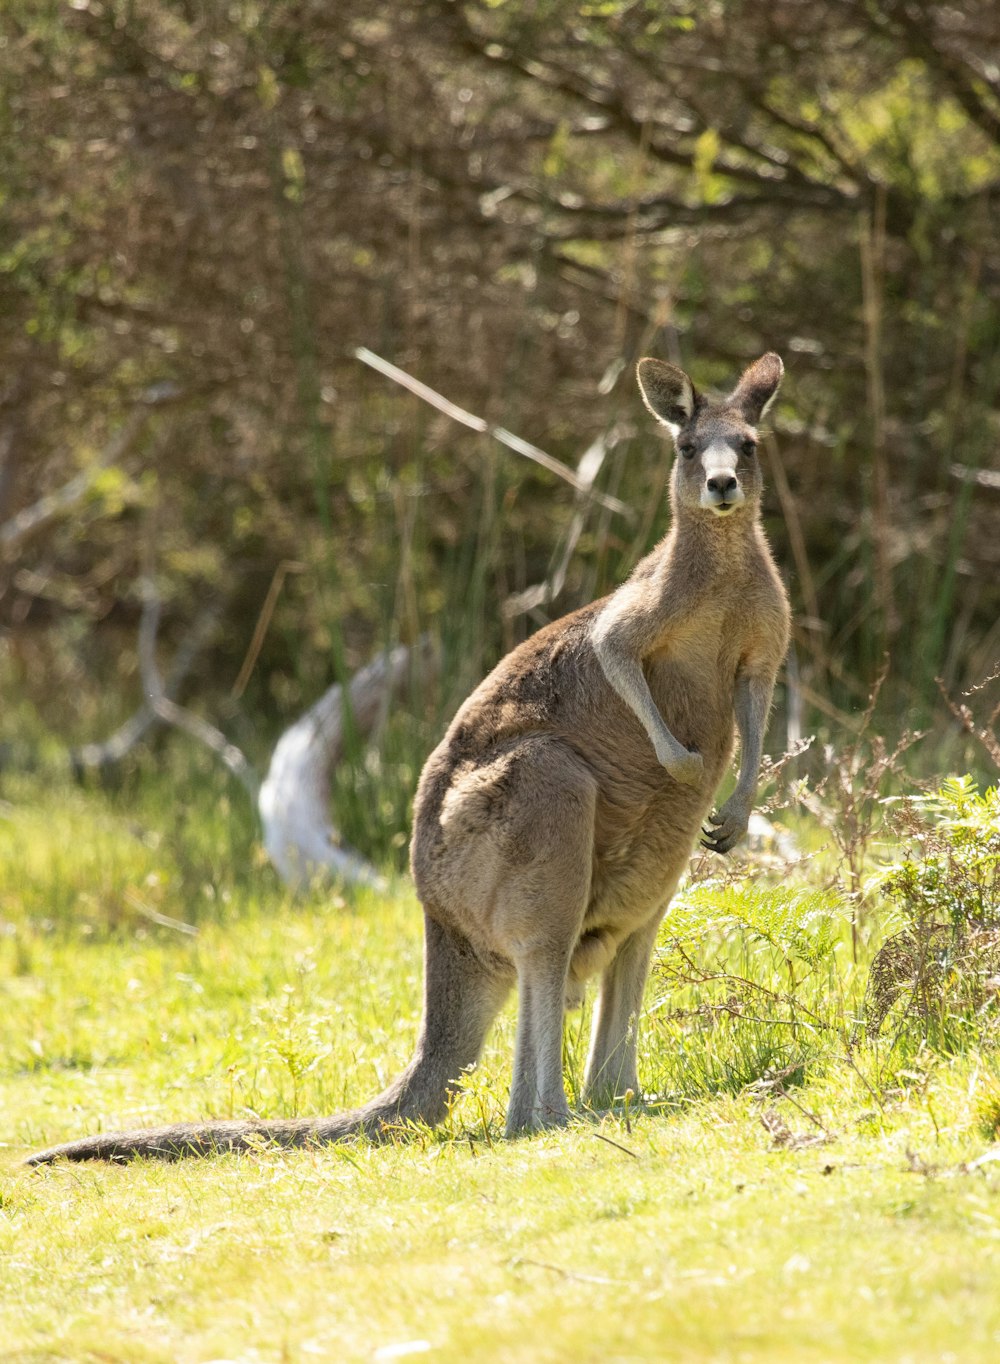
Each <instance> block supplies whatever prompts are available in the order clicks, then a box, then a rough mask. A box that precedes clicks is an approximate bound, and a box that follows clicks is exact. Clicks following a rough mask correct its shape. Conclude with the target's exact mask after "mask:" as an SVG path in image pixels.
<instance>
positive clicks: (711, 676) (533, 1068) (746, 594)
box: [32, 355, 788, 1163]
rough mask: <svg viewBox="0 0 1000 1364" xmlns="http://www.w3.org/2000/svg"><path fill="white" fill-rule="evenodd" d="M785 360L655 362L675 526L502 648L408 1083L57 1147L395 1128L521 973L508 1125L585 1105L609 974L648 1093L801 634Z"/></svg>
mask: <svg viewBox="0 0 1000 1364" xmlns="http://www.w3.org/2000/svg"><path fill="white" fill-rule="evenodd" d="M780 378H781V362H780V360H779V359H778V357H777V356H774V355H766V356H764V357H762V359H761V360H759V361H757V362H756V364H755V365H752V366H751V367H750V368H749V369H748V370H747V371H746V373H745V375H744V376H743V378H742V380H741V381H740V384H739V385H738V386H737V388H736V390H735V391H734V392H733V393H732V394H731V395H730V396H729V398H728V399H725V400H723V401H722V402H709V401H707V400H705V399H703V398H702V397H700V396H699V395H698V394H697V393H696V391H695V389H694V386H693V385H692V384H691V381H690V379H688V378H687V376H686V375H685V374H683V372H682V371H680V370H677V369H675V368H674V367H673V366H670V365H664V364H662V363H661V362H659V361H655V360H644V361H641V362H640V366H639V383H640V387H641V389H642V392H643V397H644V400H645V401H646V403H647V406H649V408H650V409H651V411H653V413H654V415H656V416H657V417H658V419H659V420H661V421H663V422H664V423H665V424H666V425H667V426H669V427H670V428H671V430H672V431H673V432H674V435H675V437H676V440H677V443H678V449H679V450H680V451H681V453H680V454H679V455H678V457H677V460H676V461H675V465H674V470H673V476H672V481H671V505H672V510H673V520H672V525H671V528H670V531H669V532H668V534H667V536H666V537H665V539H664V540H663V541H662V542H661V544H660V545H658V546H657V548H656V549H655V550H654V551H653V552H652V553H651V554H650V555H648V556H647V558H645V559H644V560H643V561H642V562H641V563H640V564H639V565H638V567H637V568H636V569H635V571H634V573H633V574H632V575H631V577H630V578H629V579H628V580H627V581H626V582H625V583H624V584H623V585H622V586H621V587H620V588H618V590H617V591H616V592H614V593H612V594H611V595H610V596H608V597H605V598H604V599H603V600H602V601H598V602H595V603H593V604H592V605H590V606H586V607H584V608H583V609H582V610H579V611H575V612H573V613H572V614H571V615H569V616H566V617H564V618H563V619H562V620H558V621H555V622H554V623H553V624H551V625H548V626H546V627H545V628H544V629H542V630H540V631H539V632H538V633H537V634H536V635H534V636H532V637H531V638H530V639H528V640H526V641H525V643H524V644H522V645H521V646H520V647H519V648H517V649H515V650H514V651H513V652H512V653H511V654H509V655H508V656H507V657H506V658H505V659H503V660H502V662H501V663H500V664H499V665H498V666H497V667H496V668H495V669H494V671H493V672H492V673H491V674H490V675H489V676H488V677H487V678H486V679H485V680H484V681H483V682H482V683H481V684H480V686H479V687H477V689H476V690H475V691H474V692H473V694H472V695H471V696H470V697H469V699H468V700H467V701H466V703H465V704H464V705H463V706H462V708H461V710H460V711H459V712H458V714H457V715H456V716H455V718H454V720H453V721H452V724H451V725H450V727H449V729H448V732H447V733H446V735H445V737H444V739H443V740H442V742H441V743H440V744H439V745H438V747H437V748H436V749H435V750H434V752H433V753H432V754H431V756H430V757H429V758H428V760H427V763H426V766H425V767H424V771H423V774H422V776H421V779H420V785H419V788H418V790H417V797H416V806H415V812H414V827H413V842H412V848H411V860H412V867H413V875H414V880H415V882H416V887H417V893H418V894H419V896H420V899H421V901H422V903H423V906H424V912H425V921H426V931H427V936H426V949H425V998H424V1018H423V1023H422V1027H421V1032H420V1037H419V1041H418V1046H417V1054H416V1056H415V1057H414V1060H413V1061H412V1062H411V1064H410V1066H409V1067H408V1068H407V1070H406V1071H405V1072H404V1074H403V1075H402V1076H401V1077H400V1078H399V1080H397V1081H396V1082H395V1084H393V1085H392V1086H390V1088H389V1089H388V1090H386V1091H385V1093H384V1094H382V1095H380V1096H379V1097H378V1098H377V1099H375V1100H373V1101H372V1102H371V1103H370V1104H368V1105H366V1106H365V1107H364V1108H362V1109H358V1110H355V1111H354V1112H351V1113H345V1114H339V1115H337V1116H335V1117H333V1118H325V1119H308V1120H294V1121H288V1122H270V1123H267V1122H265V1123H209V1124H181V1125H179V1126H175V1127H171V1128H163V1129H159V1130H157V1131H149V1132H141V1131H140V1132H130V1133H116V1134H112V1135H110V1136H102V1137H94V1138H89V1139H86V1140H84V1141H81V1142H72V1143H69V1144H67V1145H65V1146H62V1147H54V1148H52V1149H51V1150H49V1151H44V1152H41V1153H40V1154H39V1155H37V1156H35V1157H33V1158H32V1159H33V1161H34V1162H35V1163H39V1162H43V1161H47V1160H51V1159H54V1158H55V1157H57V1156H66V1157H69V1158H73V1159H87V1158H91V1157H96V1158H105V1159H129V1158H131V1157H133V1156H135V1155H154V1156H177V1155H187V1154H199V1155H200V1154H206V1153H208V1152H210V1151H213V1150H219V1149H239V1148H245V1147H247V1146H250V1145H253V1144H254V1143H255V1142H258V1141H261V1140H265V1141H266V1140H272V1141H276V1142H278V1143H280V1144H282V1145H289V1146H302V1145H307V1144H311V1143H320V1142H327V1141H336V1140H340V1139H342V1138H343V1137H345V1136H349V1135H351V1134H353V1133H365V1134H367V1135H369V1136H372V1137H374V1138H378V1137H379V1136H380V1135H381V1134H383V1133H384V1131H385V1130H386V1127H387V1125H389V1124H391V1123H393V1122H396V1121H399V1120H400V1119H403V1120H405V1119H414V1120H417V1119H419V1120H422V1121H425V1122H431V1123H433V1122H437V1121H439V1120H440V1118H441V1117H442V1116H443V1114H444V1112H445V1110H446V1106H447V1102H448V1099H449V1096H450V1094H451V1093H452V1092H453V1090H454V1088H455V1082H456V1080H457V1078H458V1076H459V1072H460V1071H461V1070H462V1069H463V1068H464V1067H466V1066H469V1065H472V1064H474V1063H475V1061H476V1060H477V1059H478V1056H479V1052H480V1049H481V1047H482V1043H483V1040H484V1038H485V1036H486V1032H487V1030H488V1028H489V1026H490V1024H491V1022H492V1020H493V1018H494V1017H495V1015H496V1013H497V1012H498V1010H499V1009H500V1007H501V1005H502V1003H503V1001H504V999H505V998H506V996H507V995H508V993H509V991H510V989H511V988H512V987H513V986H514V985H515V984H516V985H517V988H518V995H519V1015H518V1029H517V1041H516V1047H515V1058H514V1080H513V1085H512V1091H511V1099H510V1106H509V1109H508V1115H507V1130H508V1133H509V1134H515V1133H517V1132H521V1131H524V1130H532V1129H536V1128H539V1127H543V1126H547V1125H550V1124H557V1123H563V1122H565V1121H566V1120H567V1119H568V1117H569V1108H568V1105H567V1102H566V1096H565V1090H564V1087H563V1080H562V1073H561V1043H562V1025H563V1013H564V1008H565V1004H566V1000H567V999H571V1000H572V999H575V998H578V997H579V994H580V991H581V988H582V984H583V982H584V981H585V980H586V979H587V978H588V977H591V976H595V975H596V976H599V978H600V985H599V991H598V999H597V1007H596V1010H595V1015H594V1024H593V1032H592V1036H591V1044H590V1053H589V1057H588V1062H587V1072H586V1088H587V1097H588V1101H589V1102H590V1103H592V1104H593V1105H595V1106H603V1105H606V1104H608V1103H611V1102H612V1101H613V1100H614V1099H615V1098H616V1097H617V1096H620V1095H622V1094H624V1093H625V1092H626V1091H627V1090H632V1091H633V1092H635V1093H638V1092H639V1090H638V1077H637V1075H636V1023H637V1017H638V1012H639V1008H640V1005H641V1000H642V992H643V987H644V984H645V980H646V975H647V972H648V968H649V959H650V954H651V951H652V947H653V942H654V939H655V935H656V930H657V926H658V925H659V922H660V920H661V918H662V916H663V913H664V911H665V909H666V907H667V905H668V903H669V901H670V898H671V896H672V895H673V892H674V889H675V887H676V885H677V882H678V880H679V879H680V877H681V874H682V872H683V870H684V868H685V866H686V864H687V861H688V859H689V857H690V855H691V850H692V848H693V846H694V844H695V842H696V840H697V839H698V836H699V831H700V830H701V828H702V822H703V821H704V820H705V818H706V816H707V815H708V811H709V809H710V807H711V800H712V796H713V793H714V792H715V789H716V787H717V786H718V784H719V782H720V780H721V778H722V776H723V774H724V773H725V771H726V768H727V766H728V764H729V762H730V759H731V756H732V748H733V739H734V719H735V721H736V725H737V727H738V728H739V731H740V736H741V743H742V764H741V769H740V776H739V779H738V782H737V786H736V790H735V791H734V793H733V795H732V796H731V797H730V799H729V800H728V801H727V802H726V804H725V805H724V806H723V807H722V809H721V810H720V811H719V813H718V814H717V815H714V816H712V819H711V824H712V828H711V829H710V830H707V831H705V840H706V843H707V844H708V846H712V847H714V848H715V849H716V850H717V851H720V852H722V851H728V849H729V848H730V847H731V846H732V845H733V844H734V843H735V842H736V841H737V839H738V838H740V837H741V836H742V835H743V833H744V832H745V831H746V824H747V820H748V818H749V814H750V808H751V805H752V802H753V796H754V791H755V788H756V782H757V775H758V769H759V764H760V757H761V747H762V740H763V731H764V725H765V723H766V717H767V713H768V710H769V707H770V702H771V693H772V690H773V686H774V678H775V674H776V672H777V669H778V667H779V665H780V663H781V660H782V658H783V656H784V653H785V649H786V646H787V639H788V603H787V599H786V597H785V593H784V590H783V588H782V586H781V582H780V580H779V577H778V574H777V571H776V569H775V566H774V563H773V560H772V558H771V555H770V552H769V550H768V547H767V543H766V540H765V537H764V533H763V530H762V528H761V525H760V518H759V504H760V489H761V479H760V470H759V466H758V464H757V460H756V455H755V453H754V452H753V450H752V446H753V445H754V443H755V438H756V431H755V424H756V422H757V421H758V420H759V418H760V416H761V414H762V411H763V410H764V408H765V407H766V405H767V403H768V402H769V401H770V400H771V398H772V397H773V395H774V392H775V391H776V389H777V386H778V383H779V382H780Z"/></svg>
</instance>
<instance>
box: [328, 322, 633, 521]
mask: <svg viewBox="0 0 1000 1364" xmlns="http://www.w3.org/2000/svg"><path fill="white" fill-rule="evenodd" d="M354 356H355V359H357V360H360V361H361V362H362V364H365V365H368V366H369V367H370V368H371V369H374V370H377V371H378V372H379V374H384V375H385V377H386V378H387V379H392V380H393V381H394V382H395V383H397V384H399V385H400V386H401V387H402V388H405V389H406V390H407V392H409V393H413V394H414V395H415V396H416V397H418V398H422V399H423V401H424V402H425V403H429V404H430V406H431V407H436V408H437V410H438V411H439V412H443V413H444V414H445V416H446V417H450V418H451V419H452V421H456V422H459V423H461V425H462V426H467V427H469V429H470V430H472V431H478V432H479V433H480V434H481V435H487V436H492V438H493V439H494V440H495V441H499V443H500V444H501V445H505V446H506V447H507V449H508V450H513V451H514V453H515V454H517V455H522V456H523V457H524V458H525V459H530V460H531V461H532V463H534V464H540V465H541V466H542V468H543V469H548V471H549V473H552V474H555V475H556V477H557V478H561V479H562V480H563V482H565V483H568V484H569V485H570V487H571V488H575V489H576V491H577V492H578V493H579V494H581V496H583V497H584V498H587V499H592V500H593V501H594V502H599V503H600V504H601V506H602V507H607V509H608V511H613V512H617V513H618V515H619V516H624V517H625V518H626V519H627V520H629V521H633V520H634V519H635V511H634V510H633V509H632V508H631V507H630V506H629V505H628V503H626V502H622V501H621V499H620V498H617V497H611V496H609V495H608V494H607V493H602V492H600V491H598V490H597V489H595V488H594V487H593V482H594V477H596V474H597V469H599V468H600V463H599V464H598V465H597V468H595V469H594V472H593V474H592V475H591V476H590V477H589V481H588V477H587V471H586V469H581V470H580V471H578V472H574V471H573V470H572V469H571V468H570V467H569V465H568V464H563V462H562V460H559V459H556V458H555V456H554V455H550V454H547V453H546V451H545V450H541V449H539V447H538V446H537V445H532V443H531V441H528V440H524V439H523V438H522V437H521V436H515V435H514V433H513V431H508V430H507V429H506V427H503V426H494V425H493V423H492V422H488V421H487V420H486V418H485V417H477V416H476V414H475V413H474V412H467V411H466V410H465V408H464V407H459V406H458V405H457V404H456V403H453V402H450V401H449V400H448V399H447V398H446V397H444V395H443V394H441V393H438V391H437V389H434V388H431V387H430V386H429V385H428V384H424V383H421V382H420V380H419V379H415V378H414V377H413V375H412V374H407V372H406V370H405V369H400V368H399V366H398V365H393V364H390V363H389V361H388V360H383V359H382V357H381V355H376V354H375V352H374V351H370V350H369V349H368V347H367V346H358V347H356V348H355V350H354ZM593 448H594V447H591V449H593ZM589 454H590V451H588V455H589ZM586 459H587V455H585V456H584V460H586ZM601 462H603V456H602V460H601Z"/></svg>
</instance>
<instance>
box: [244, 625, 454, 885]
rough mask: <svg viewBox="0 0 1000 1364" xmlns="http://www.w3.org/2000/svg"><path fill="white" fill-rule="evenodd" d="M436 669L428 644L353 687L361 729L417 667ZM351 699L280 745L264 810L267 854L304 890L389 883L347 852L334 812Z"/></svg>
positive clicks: (336, 691) (377, 665)
mask: <svg viewBox="0 0 1000 1364" xmlns="http://www.w3.org/2000/svg"><path fill="white" fill-rule="evenodd" d="M433 665H434V658H433V653H432V651H431V649H430V647H429V646H428V643H427V641H426V640H423V641H421V643H420V644H419V645H418V647H417V649H416V650H415V651H414V655H413V658H412V659H411V655H410V650H409V649H408V648H406V647H404V646H402V645H400V646H399V647H397V648H395V649H393V650H392V651H391V652H389V653H388V654H382V655H380V656H379V657H378V658H376V659H374V660H373V662H371V663H369V664H368V666H367V667H365V668H362V670H361V672H359V673H358V674H357V675H356V676H355V677H354V678H353V679H352V681H351V684H350V687H349V705H350V710H351V716H352V720H353V724H354V727H355V729H356V730H357V732H358V733H359V734H367V733H368V732H369V731H370V730H371V729H372V728H373V727H374V725H375V723H376V722H377V720H378V718H379V716H380V714H381V713H382V712H383V710H384V708H385V707H386V706H387V705H388V703H389V701H390V700H391V699H392V697H393V696H395V695H396V694H397V693H398V692H400V691H401V690H402V689H403V688H404V687H405V686H406V684H407V682H408V681H409V678H410V675H411V670H412V669H413V668H414V667H415V668H416V669H417V670H418V671H419V672H420V673H421V674H422V675H424V676H426V675H428V674H429V672H430V671H431V670H432V668H433ZM344 728H345V715H344V694H343V688H342V687H341V686H340V684H339V683H338V684H337V685H336V686H333V687H331V688H330V689H329V691H327V692H325V693H324V695H323V696H321V697H320V699H319V700H318V701H317V702H316V704H315V705H314V706H311V707H310V709H309V710H307V711H306V713H305V715H303V716H302V718H301V719H300V720H298V721H297V722H296V723H295V724H294V725H292V727H291V728H290V729H288V730H286V731H285V733H284V734H283V735H282V736H281V738H280V739H279V740H278V743H277V746H276V747H275V750H274V754H273V756H272V758H271V765H270V767H269V769H268V773H267V777H266V778H265V780H264V783H263V785H262V786H261V788H260V796H259V798H258V801H257V808H258V810H259V811H260V817H261V822H262V824H263V827H264V847H265V848H266V849H267V852H268V856H269V857H270V859H271V861H272V862H273V863H274V866H275V867H276V869H277V871H278V874H279V876H280V877H281V879H282V880H283V881H284V882H285V884H286V885H288V886H292V887H293V888H301V887H303V886H305V885H308V884H309V883H310V882H312V881H313V880H314V879H315V878H316V877H317V876H322V875H323V874H325V873H329V872H332V873H333V874H334V875H335V876H337V877H339V878H341V879H343V880H347V881H352V882H355V883H357V884H361V885H371V886H380V885H382V884H383V882H382V878H381V877H380V876H379V874H378V872H377V871H376V870H375V868H374V867H373V866H372V865H371V864H370V863H369V862H366V861H365V859H364V858H363V857H361V856H359V854H358V853H356V852H354V851H353V850H352V849H350V848H346V847H344V846H343V845H342V844H341V842H340V839H339V837H338V835H337V833H336V831H335V830H334V828H333V826H332V825H331V823H330V819H329V815H328V813H327V809H328V805H329V797H330V773H331V771H332V769H333V767H334V765H335V764H336V763H337V762H338V761H339V760H340V758H341V757H342V755H343V751H344Z"/></svg>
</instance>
